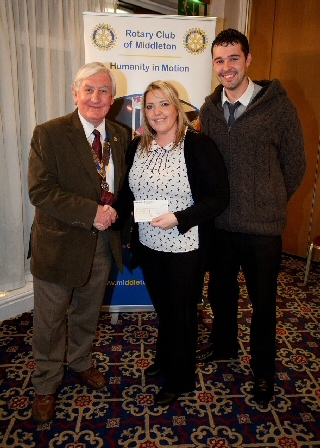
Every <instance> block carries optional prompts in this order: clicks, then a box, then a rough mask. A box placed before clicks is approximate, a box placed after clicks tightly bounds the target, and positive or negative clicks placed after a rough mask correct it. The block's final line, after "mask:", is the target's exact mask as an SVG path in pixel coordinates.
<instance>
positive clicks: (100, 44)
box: [91, 23, 117, 50]
mask: <svg viewBox="0 0 320 448" xmlns="http://www.w3.org/2000/svg"><path fill="white" fill-rule="evenodd" d="M91 39H92V42H93V44H94V45H95V46H96V47H97V48H99V50H111V48H113V47H114V46H115V43H116V40H117V36H116V33H115V31H114V29H113V28H111V26H110V25H108V24H106V23H99V25H97V26H96V27H95V28H94V30H93V32H92V34H91Z"/></svg>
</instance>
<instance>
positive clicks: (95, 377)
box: [69, 367, 107, 389]
mask: <svg viewBox="0 0 320 448" xmlns="http://www.w3.org/2000/svg"><path fill="white" fill-rule="evenodd" d="M69 372H70V373H72V375H74V376H76V377H77V378H78V379H79V380H80V381H81V383H82V384H84V385H85V386H87V387H90V388H91V389H103V388H104V387H105V385H106V384H107V381H106V379H105V377H104V376H103V375H102V373H101V372H99V370H97V369H95V368H94V367H90V369H88V370H84V371H83V372H74V371H73V370H70V369H69Z"/></svg>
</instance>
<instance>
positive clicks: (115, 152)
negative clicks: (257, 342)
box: [106, 120, 121, 195]
mask: <svg viewBox="0 0 320 448" xmlns="http://www.w3.org/2000/svg"><path fill="white" fill-rule="evenodd" d="M106 131H107V133H108V135H109V141H110V146H111V152H112V160H113V164H114V194H115V195H117V193H118V190H119V182H120V173H121V164H120V162H121V160H120V157H121V152H120V151H121V148H120V146H119V145H120V136H119V135H118V134H117V132H116V130H115V128H114V127H113V126H112V123H111V122H110V121H109V120H106Z"/></svg>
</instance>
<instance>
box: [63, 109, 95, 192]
mask: <svg viewBox="0 0 320 448" xmlns="http://www.w3.org/2000/svg"><path fill="white" fill-rule="evenodd" d="M68 136H69V139H70V141H71V143H72V145H73V147H74V150H75V152H76V154H77V155H78V157H79V159H80V161H81V162H82V164H83V167H84V169H85V170H86V171H87V173H88V174H89V176H90V178H91V180H92V183H93V184H94V186H95V189H96V190H97V193H98V195H99V197H100V179H99V177H100V176H99V175H98V173H97V169H96V167H95V164H94V161H93V157H92V153H91V148H90V145H89V143H88V140H87V139H86V135H85V133H84V130H83V126H82V124H81V121H80V119H79V115H78V109H76V110H75V111H74V113H73V115H72V120H71V124H70V127H69V128H68Z"/></svg>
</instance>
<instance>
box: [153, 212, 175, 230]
mask: <svg viewBox="0 0 320 448" xmlns="http://www.w3.org/2000/svg"><path fill="white" fill-rule="evenodd" d="M150 224H151V225H152V226H153V227H160V229H162V230H169V229H172V227H174V226H177V225H178V224H179V223H178V220H177V218H176V217H175V215H174V214H173V213H165V214H164V215H160V216H157V217H156V218H153V220H152V221H151V222H150Z"/></svg>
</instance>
